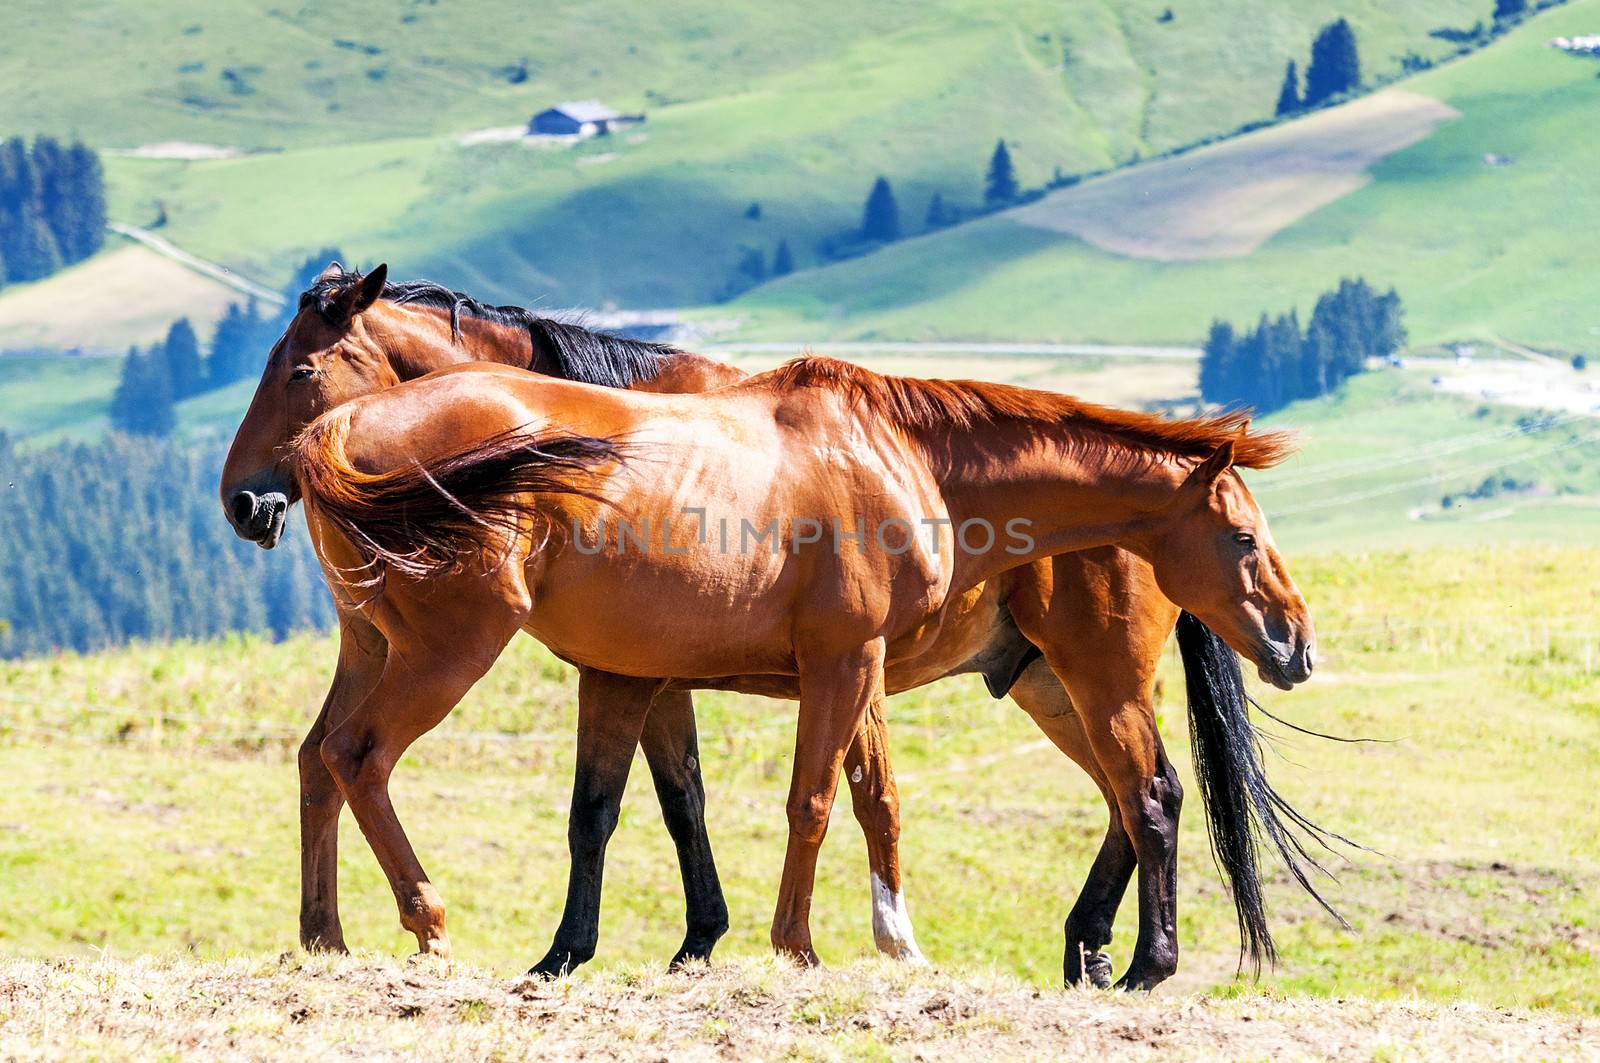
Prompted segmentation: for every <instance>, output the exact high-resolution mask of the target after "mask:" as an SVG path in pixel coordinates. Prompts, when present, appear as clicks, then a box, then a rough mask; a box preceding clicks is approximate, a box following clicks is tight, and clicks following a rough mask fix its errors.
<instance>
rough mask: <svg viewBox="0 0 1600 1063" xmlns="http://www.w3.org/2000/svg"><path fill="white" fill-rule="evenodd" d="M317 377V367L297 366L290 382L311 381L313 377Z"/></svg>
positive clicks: (290, 375) (291, 374) (290, 376)
mask: <svg viewBox="0 0 1600 1063" xmlns="http://www.w3.org/2000/svg"><path fill="white" fill-rule="evenodd" d="M316 375H317V370H316V367H315V366H309V365H297V366H295V367H294V372H292V373H290V374H289V379H290V380H310V379H311V378H312V377H314V376H316Z"/></svg>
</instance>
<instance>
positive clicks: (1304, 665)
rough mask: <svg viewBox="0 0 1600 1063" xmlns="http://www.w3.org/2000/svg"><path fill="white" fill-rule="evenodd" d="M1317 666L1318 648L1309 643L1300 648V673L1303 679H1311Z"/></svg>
mask: <svg viewBox="0 0 1600 1063" xmlns="http://www.w3.org/2000/svg"><path fill="white" fill-rule="evenodd" d="M1316 664H1317V651H1316V647H1315V646H1313V645H1312V644H1311V643H1309V642H1308V643H1306V644H1305V645H1304V646H1302V647H1300V660H1299V666H1300V667H1299V672H1300V677H1301V679H1309V678H1311V672H1312V669H1314V668H1315V667H1316Z"/></svg>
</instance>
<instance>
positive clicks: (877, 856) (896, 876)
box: [844, 699, 928, 964]
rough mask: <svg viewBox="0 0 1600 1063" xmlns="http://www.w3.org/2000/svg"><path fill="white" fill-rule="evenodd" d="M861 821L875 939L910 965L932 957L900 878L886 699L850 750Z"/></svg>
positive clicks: (872, 710)
mask: <svg viewBox="0 0 1600 1063" xmlns="http://www.w3.org/2000/svg"><path fill="white" fill-rule="evenodd" d="M844 771H845V778H846V779H848V780H849V783H850V798H851V804H852V806H853V807H854V810H855V816H856V822H857V823H859V824H860V825H861V833H862V835H863V836H864V837H865V838H866V842H867V863H868V866H869V868H870V875H869V878H870V885H871V891H872V940H873V942H874V943H875V944H876V945H877V947H878V951H879V952H881V953H882V954H883V955H885V956H888V957H890V958H892V959H896V960H904V961H906V962H908V963H914V964H926V963H927V962H928V961H927V959H926V958H925V957H924V956H923V955H922V950H921V949H919V948H918V947H917V938H916V933H915V931H914V930H913V929H912V926H911V916H910V914H909V913H907V911H906V902H905V894H904V893H903V892H902V889H901V886H902V883H901V879H900V790H899V787H898V786H897V785H896V784H895V778H894V766H893V765H892V764H891V763H890V761H889V730H888V723H887V721H886V720H885V719H884V712H883V702H882V700H881V699H878V700H874V701H873V702H872V703H871V705H869V706H868V708H867V716H866V719H865V720H864V721H863V722H862V725H861V728H860V729H859V730H858V731H857V732H856V736H855V739H854V740H853V741H852V742H851V743H850V748H849V750H848V751H847V752H846V753H845V761H844Z"/></svg>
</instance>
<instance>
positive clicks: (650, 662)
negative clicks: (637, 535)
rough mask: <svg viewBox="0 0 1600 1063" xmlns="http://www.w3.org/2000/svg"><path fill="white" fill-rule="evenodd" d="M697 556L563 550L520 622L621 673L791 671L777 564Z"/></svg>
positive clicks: (582, 658)
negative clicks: (771, 567) (635, 556)
mask: <svg viewBox="0 0 1600 1063" xmlns="http://www.w3.org/2000/svg"><path fill="white" fill-rule="evenodd" d="M715 560H716V559H712V561H713V565H712V566H711V567H710V569H709V571H708V568H707V566H706V565H705V564H704V563H703V562H704V561H705V559H704V558H696V559H694V561H700V562H702V563H701V564H695V563H694V561H691V559H689V558H679V557H674V558H660V557H655V558H651V559H649V560H648V561H646V562H644V563H635V564H623V563H618V562H616V561H615V560H612V561H609V562H608V561H607V559H606V558H605V557H604V556H603V555H601V556H596V557H592V558H583V559H581V560H574V559H570V558H565V557H564V558H563V561H562V563H561V564H560V565H558V566H553V567H554V568H558V569H559V572H551V571H547V572H546V573H545V574H544V578H542V579H540V580H539V582H538V584H537V586H536V587H535V588H534V589H533V611H532V613H531V615H530V617H529V621H528V624H527V625H526V627H527V630H528V632H529V633H530V634H532V635H533V636H534V637H535V638H537V639H538V640H539V641H540V642H543V643H544V644H545V645H547V646H549V647H550V648H551V649H552V650H553V651H555V652H556V653H558V654H560V655H561V656H563V657H566V658H567V659H569V660H572V661H575V662H577V663H579V664H584V665H589V666H591V667H594V668H602V669H604V670H606V671H609V672H617V673H620V674H623V675H638V676H660V677H663V678H666V677H672V678H686V679H692V678H706V677H712V676H729V675H744V674H747V673H763V672H778V673H783V672H792V671H793V670H794V657H793V652H792V649H791V646H790V640H789V631H790V624H789V619H788V613H787V608H786V602H785V601H784V600H783V595H782V593H781V591H780V590H779V584H780V583H781V580H780V579H779V578H778V577H779V575H780V573H779V572H766V571H763V570H762V569H760V568H756V569H754V570H753V571H752V570H751V569H743V568H740V569H738V570H736V571H722V569H732V568H734V566H726V565H724V566H721V568H718V567H716V566H715V565H714V562H715Z"/></svg>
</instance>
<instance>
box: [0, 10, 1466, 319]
mask: <svg viewBox="0 0 1600 1063" xmlns="http://www.w3.org/2000/svg"><path fill="white" fill-rule="evenodd" d="M1169 6H1170V7H1171V9H1172V11H1173V17H1172V19H1171V20H1168V21H1162V20H1161V18H1160V15H1161V13H1162V12H1163V10H1164V9H1166V8H1167V7H1169ZM1487 7H1488V3H1487V0H1423V2H1417V3H1409V4H1406V5H1404V10H1403V11H1398V12H1397V11H1394V10H1391V9H1390V8H1391V5H1385V4H1382V3H1379V2H1377V0H1356V2H1352V3H1349V4H1345V5H1341V6H1340V8H1339V10H1337V11H1334V10H1331V9H1330V8H1329V7H1328V6H1327V5H1324V4H1312V3H1295V4H1279V3H1266V2H1264V0H1231V2H1226V3H1204V4H1202V3H1197V2H1192V0H1191V2H1187V3H1186V2H1184V0H1171V2H1169V0H1137V2H1134V3H1127V4H1118V5H1109V4H1108V5H1100V4H1076V5H1060V4H1048V3H1043V2H1036V0H1022V2H1017V0H1013V2H1008V3H1004V4H998V5H995V4H983V3H977V2H974V0H943V2H940V3H935V4H910V3H892V4H866V5H864V4H847V3H840V2H837V0H825V2H822V3H817V4H808V5H804V6H801V7H795V6H783V5H757V6H755V7H746V8H730V7H728V6H726V5H721V4H711V3H706V2H703V0H699V2H695V3H691V4H675V5H672V7H671V8H670V9H663V8H660V7H659V6H658V5H651V4H645V3H640V2H637V0H632V2H611V3H604V4H591V5H583V6H579V5H548V4H542V5H513V4H509V3H494V4H471V5H463V4H457V3H407V4H403V5H394V4H383V3H377V2H374V0H356V2H350V3H343V4H337V5H335V4H323V3H314V4H306V5H301V6H297V7H294V8H293V9H292V10H291V9H283V8H269V7H267V6H265V5H261V4H259V3H244V2H242V0H221V2H218V3H215V4H207V5H205V7H204V8H203V9H197V8H192V7H190V6H187V5H178V4H174V3H171V2H169V0H163V2H158V3H152V4H147V5H142V6H141V7H139V8H137V9H130V8H128V7H127V5H124V4H116V3H111V2H104V3H99V4H90V5H73V6H72V8H71V9H70V10H68V9H67V8H65V7H63V6H62V5H59V4H46V3H43V2H42V0H26V2H24V3H22V4H21V5H12V8H11V10H9V11H8V15H7V20H8V22H7V31H8V32H7V40H6V44H5V45H4V46H3V47H0V85H3V86H5V88H4V89H0V113H3V114H5V115H6V116H7V120H8V121H9V122H10V123H11V124H12V126H13V128H17V131H20V132H30V131H51V132H57V133H63V134H66V133H72V134H79V135H82V136H84V137H85V138H87V139H88V140H89V141H91V142H92V143H94V144H95V145H97V146H100V147H104V148H113V147H118V148H132V147H135V146H138V145H144V144H151V143H160V142H165V141H189V142H204V143H210V144H215V145H222V146H235V147H242V148H248V149H262V150H261V152H260V153H257V154H247V155H244V156H242V157H239V158H233V159H220V160H209V161H172V160H151V159H141V158H128V157H112V158H109V159H108V160H107V161H108V174H109V178H110V182H111V191H112V213H113V216H114V217H115V218H117V219H118V220H120V221H125V222H129V223H133V224H148V223H150V222H151V221H152V220H153V219H155V218H156V217H157V215H158V213H159V212H160V210H162V209H164V210H165V212H166V216H167V218H168V224H167V225H166V227H165V228H164V229H163V230H162V232H163V235H164V236H166V237H168V238H169V239H171V240H172V241H173V242H175V243H176V244H178V245H179V246H181V247H183V248H185V249H187V250H189V251H192V252H194V253H196V254H199V255H202V256H204V257H208V258H212V259H216V260H219V261H222V262H224V263H227V264H229V265H230V266H232V267H234V268H237V269H240V270H242V271H244V272H246V273H247V274H256V275H259V276H261V277H262V278H263V279H266V280H269V281H276V280H277V279H280V278H281V277H282V276H283V275H284V273H285V272H286V270H287V268H288V267H289V266H290V264H291V263H292V262H293V261H294V260H295V259H296V257H297V256H300V255H303V254H304V253H306V251H307V250H309V249H312V248H315V247H320V246H325V245H327V244H330V243H333V244H338V245H340V246H342V247H344V248H345V249H346V250H347V251H349V252H350V253H351V254H352V255H354V256H356V257H358V258H361V259H364V260H365V259H376V258H385V259H388V260H390V261H392V262H394V263H395V264H396V266H397V268H398V269H399V270H400V271H401V272H402V273H403V274H406V275H418V274H433V275H437V276H439V277H440V278H441V279H443V280H446V281H448V282H451V283H454V284H458V285H461V286H465V287H468V288H470V289H472V290H474V291H476V292H480V293H482V294H484V295H487V296H491V297H499V298H505V299H515V300H517V301H522V302H535V301H543V302H545V303H546V304H547V305H567V304H572V303H585V304H591V305H599V304H604V303H606V302H619V303H622V304H632V305H663V304H665V305H683V304H689V303H697V302H705V301H708V300H711V299H713V298H716V297H717V296H719V295H720V294H722V293H723V292H724V291H725V290H726V289H727V285H728V283H729V281H730V279H731V278H732V277H733V276H734V271H735V268H736V265H737V263H738V262H739V259H740V256H741V254H742V253H743V249H745V248H755V249H758V250H760V251H762V252H763V253H764V254H765V255H767V256H768V257H769V258H770V255H771V253H772V250H773V249H774V248H775V246H776V244H777V241H778V240H779V239H788V241H789V242H790V244H791V246H792V247H793V249H794V251H795V253H796V256H797V258H798V260H799V264H800V265H802V266H806V265H809V264H813V263H814V262H815V261H816V253H815V246H816V244H817V243H818V242H819V241H820V240H822V239H824V238H826V237H828V236H830V235H833V234H836V233H838V232H840V231H843V230H846V229H848V228H850V227H852V226H853V225H855V224H856V223H857V222H858V220H859V210H860V204H861V202H862V200H863V198H864V196H865V193H866V190H867V188H868V186H869V184H870V183H871V181H872V179H873V177H875V176H876V175H877V174H879V173H883V174H887V175H889V176H890V177H891V178H892V179H893V180H894V182H895V187H896V190H897V192H898V193H899V197H900V202H901V209H902V215H903V217H904V219H905V221H906V224H907V226H908V227H911V228H915V227H919V226H920V223H921V219H922V216H923V213H924V211H925V208H926V204H927V201H928V198H929V196H930V195H931V194H932V193H933V192H934V191H940V192H942V193H943V195H944V197H945V199H946V200H947V201H948V202H952V203H956V204H964V205H972V204H974V203H975V202H976V201H977V199H978V198H979V195H980V178H981V174H982V169H983V165H984V163H985V160H986V158H987V154H988V152H989V150H990V149H991V148H992V146H993V144H994V141H995V139H996V138H998V137H1002V136H1003V137H1005V138H1007V139H1008V141H1009V142H1010V143H1011V145H1012V147H1013V149H1014V154H1015V157H1016V159H1017V163H1018V167H1019V172H1020V177H1021V178H1022V180H1023V183H1024V184H1030V185H1038V184H1041V183H1042V182H1043V181H1045V180H1046V179H1048V178H1049V177H1050V175H1051V173H1052V172H1053V171H1054V169H1055V168H1057V167H1059V168H1060V169H1061V170H1062V171H1063V172H1066V173H1075V172H1083V171H1089V170H1099V169H1103V168H1106V167H1110V166H1114V165H1118V164H1121V163H1124V162H1127V161H1129V160H1130V159H1133V158H1136V157H1139V156H1141V155H1146V156H1147V155H1150V154H1152V153H1157V152H1160V151H1164V150H1166V149H1169V148H1171V147H1173V146H1176V145H1178V144H1182V143H1187V142H1190V141H1193V140H1195V139H1198V138H1203V137H1208V136H1214V135H1217V134H1219V133H1223V132H1226V131H1228V130H1231V129H1233V128H1235V127H1237V126H1238V125H1240V124H1241V123H1243V122H1246V121H1250V120H1255V119H1258V118H1261V117H1263V116H1265V115H1267V114H1268V113H1269V112H1270V110H1271V107H1272V103H1273V101H1274V100H1275V98H1276V94H1277V89H1278V85H1279V82H1280V80H1281V78H1282V71H1283V64H1284V62H1285V61H1286V60H1287V59H1289V58H1291V57H1294V58H1297V59H1299V60H1300V61H1301V62H1302V64H1303V63H1304V60H1305V55H1306V52H1307V49H1308V46H1309V42H1310V39H1311V37H1312V35H1313V33H1314V32H1315V29H1316V28H1317V26H1319V25H1321V24H1322V23H1324V22H1326V21H1328V20H1329V19H1331V18H1333V17H1335V16H1337V15H1345V16H1348V17H1349V18H1350V19H1351V20H1352V22H1353V23H1354V24H1355V26H1356V29H1357V32H1358V34H1359V37H1360V41H1361V46H1362V55H1363V62H1364V68H1365V70H1366V72H1367V74H1368V75H1369V77H1370V76H1380V77H1381V76H1393V75H1394V74H1395V73H1397V72H1398V71H1399V69H1400V65H1401V57H1402V56H1404V55H1406V54H1407V53H1410V52H1416V53H1419V54H1422V55H1424V56H1439V55H1442V54H1445V53H1447V52H1448V51H1450V50H1451V49H1452V48H1453V47H1454V45H1452V44H1450V43H1449V42H1447V41H1444V40H1441V39H1439V38H1436V37H1431V36H1429V31H1430V30H1432V29H1435V28H1439V27H1447V26H1461V25H1466V24H1470V23H1471V22H1473V21H1474V20H1475V19H1478V18H1481V17H1483V16H1484V14H1485V13H1486V9H1487ZM83 56H94V57H95V62H94V63H93V64H88V65H86V64H84V63H83V62H82V61H81V58H82V57H83ZM524 62H525V63H526V66H525V68H524V65H523V64H524ZM524 69H525V80H521V81H519V82H514V80H513V79H514V78H517V77H522V76H523V74H522V72H523V71H524ZM586 97H598V98H601V99H603V100H605V101H606V102H608V103H611V104H613V105H614V106H617V107H620V108H624V109H640V110H643V111H645V112H646V113H647V114H648V116H649V121H648V122H647V123H646V124H645V125H644V126H643V127H640V128H639V129H638V130H636V131H630V132H629V133H628V134H626V135H622V136H614V137H612V138H609V139H608V140H605V141H591V142H590V143H588V144H586V145H584V146H582V147H580V148H577V149H569V148H530V147H527V146H525V145H521V144H515V143H511V144H507V143H489V144H479V145H476V146H472V147H464V146H462V145H461V143H460V142H459V141H460V137H461V135H462V134H466V133H468V132H471V131H474V130H480V129H483V128H493V127H506V126H515V125H518V124H520V123H523V122H525V121H526V120H527V118H528V116H529V114H531V113H532V112H534V111H535V110H538V109H540V108H541V107H543V106H545V105H548V104H550V103H553V102H556V101H559V100H564V99H572V98H586ZM18 127H20V128H18ZM752 201H758V202H760V203H761V205H762V217H761V218H760V220H758V221H746V220H745V219H744V218H743V213H744V210H745V208H746V206H747V205H748V204H749V203H750V202H752ZM3 298H4V296H3V295H0V299H3Z"/></svg>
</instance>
